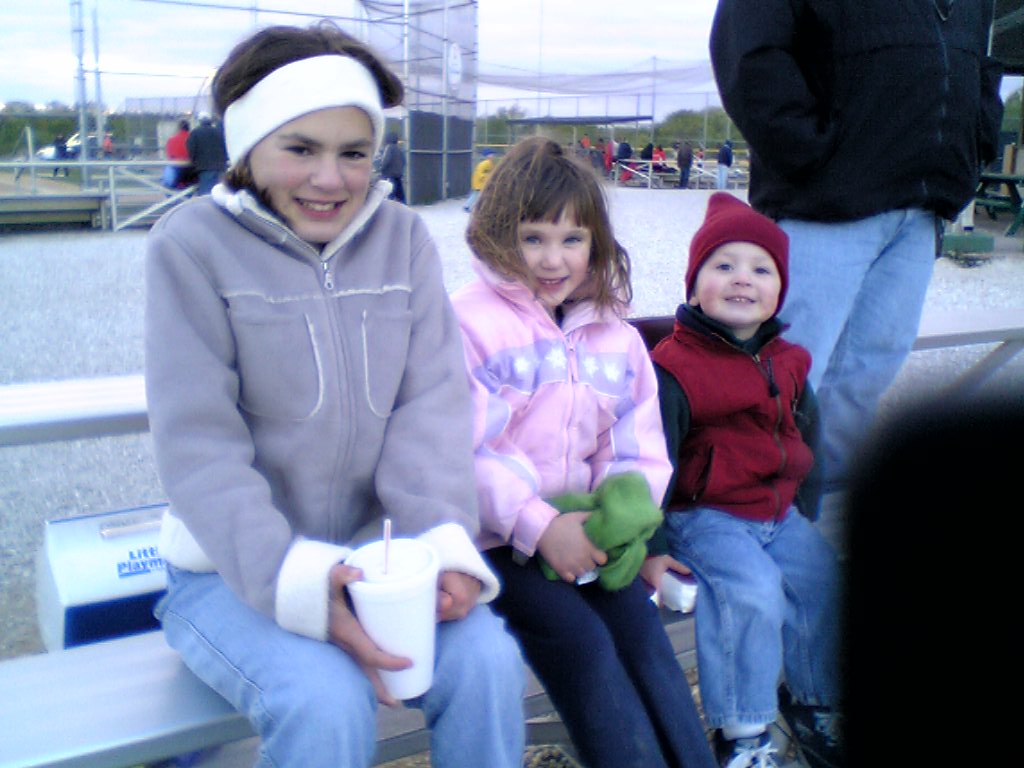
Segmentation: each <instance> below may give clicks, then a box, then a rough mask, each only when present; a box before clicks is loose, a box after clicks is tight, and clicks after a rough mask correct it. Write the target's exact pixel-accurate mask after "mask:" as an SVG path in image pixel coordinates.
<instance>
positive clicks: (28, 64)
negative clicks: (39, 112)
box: [0, 0, 715, 109]
mask: <svg viewBox="0 0 1024 768" xmlns="http://www.w3.org/2000/svg"><path fill="white" fill-rule="evenodd" d="M194 1H195V2H197V3H199V2H206V3H209V5H210V6H217V7H205V8H198V7H191V6H189V5H187V4H185V3H181V4H177V3H176V2H175V0H162V1H159V2H154V1H153V0H81V2H80V4H79V7H80V8H81V10H82V15H83V17H84V36H83V37H84V58H83V69H84V76H85V83H86V98H87V99H88V100H90V101H91V100H94V99H95V75H94V74H93V70H94V69H95V58H94V49H95V46H94V38H95V37H96V36H97V33H98V38H99V52H100V56H99V69H100V70H101V72H103V73H104V74H103V75H102V76H101V78H100V86H101V91H102V93H101V95H102V97H103V101H104V102H105V103H106V104H108V105H110V106H111V107H113V108H115V109H116V108H118V107H120V106H122V105H123V103H124V101H125V99H126V98H142V97H156V96H159V97H168V96H194V95H195V94H196V93H197V92H198V91H199V90H200V89H201V87H202V85H203V82H204V79H205V78H206V77H207V76H208V75H209V74H210V73H211V72H212V71H213V69H214V68H215V67H216V66H217V65H218V64H219V63H220V61H221V60H222V59H223V58H224V56H225V55H226V54H227V52H228V50H230V48H231V46H232V45H233V44H234V43H235V42H237V40H238V39H239V38H241V37H244V36H245V35H246V34H247V33H248V32H249V31H250V30H251V29H252V27H253V25H254V24H255V23H258V24H260V25H266V24H269V23H281V22H285V23H294V24H302V25H304V24H306V23H308V22H310V21H312V20H313V19H314V18H315V17H316V16H318V15H322V14H336V15H340V16H346V15H354V14H353V13H352V6H353V3H352V1H351V0H194ZM74 5H75V3H74V2H72V0H2V2H0V101H16V100H17V101H28V102H31V103H45V102H48V101H51V100H53V101H60V102H64V103H66V104H72V103H74V102H75V101H76V95H77V79H76V78H77V75H78V71H79V66H78V59H77V56H76V54H75V52H74V44H73V40H72V29H71V27H72V23H71V19H72V8H73V6H74ZM225 6H235V8H234V9H228V8H226V7H225ZM253 7H255V8H256V9H258V10H257V11H256V12H255V13H254V12H253V10H252V8H253ZM714 7H715V0H675V1H674V2H667V1H666V0H627V1H626V2H622V1H621V0H586V2H578V0H480V2H479V14H478V28H479V49H480V59H481V62H482V64H483V65H484V66H487V67H497V68H508V69H509V70H510V71H515V70H519V71H531V72H536V71H537V70H538V69H541V70H542V71H544V72H548V73H552V72H556V73H597V72H612V71H616V70H619V69H622V68H638V67H644V66H650V64H651V61H652V59H653V58H657V59H658V60H659V61H658V66H666V65H667V63H668V62H671V63H673V64H676V65H684V64H687V63H695V62H699V61H705V60H707V58H708V54H707V40H708V33H709V30H710V27H711V17H712V15H713V13H714ZM274 9H289V10H292V11H297V12H302V13H308V14H310V16H309V17H302V16H290V17H289V16H281V15H275V14H274V13H272V11H273V10H274ZM94 15H95V18H96V19H97V23H96V24H95V25H94V24H93V18H94ZM662 60H664V62H665V63H662ZM116 73H152V74H159V75H164V76H163V77H142V76H139V75H128V74H116Z"/></svg>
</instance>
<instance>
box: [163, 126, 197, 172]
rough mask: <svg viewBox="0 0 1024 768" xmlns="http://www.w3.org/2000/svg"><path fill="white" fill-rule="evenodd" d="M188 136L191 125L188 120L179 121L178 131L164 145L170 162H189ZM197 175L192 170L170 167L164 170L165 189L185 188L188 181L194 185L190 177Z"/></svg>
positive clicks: (177, 166)
mask: <svg viewBox="0 0 1024 768" xmlns="http://www.w3.org/2000/svg"><path fill="white" fill-rule="evenodd" d="M188 135H189V124H188V120H184V119H182V120H179V121H178V130H177V131H175V132H174V133H172V134H171V135H170V137H168V139H167V143H166V144H165V145H164V154H165V155H166V156H167V159H168V160H171V161H175V160H177V161H181V160H185V161H187V160H188V159H189V156H188ZM194 176H195V173H194V171H193V169H191V168H183V167H182V166H180V165H168V166H167V167H166V168H165V169H164V177H163V183H164V186H165V187H170V188H172V189H173V188H178V187H182V186H185V184H184V183H183V182H185V181H188V183H192V182H191V180H190V177H194Z"/></svg>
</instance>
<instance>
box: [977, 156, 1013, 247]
mask: <svg viewBox="0 0 1024 768" xmlns="http://www.w3.org/2000/svg"><path fill="white" fill-rule="evenodd" d="M1022 186H1024V173H989V172H983V173H982V174H981V176H980V177H979V178H978V188H977V190H975V192H974V204H975V205H976V206H980V207H982V208H984V209H985V210H986V212H987V213H988V215H989V218H991V219H992V220H993V221H994V220H995V218H996V214H997V213H998V212H999V211H1007V212H1009V213H1010V215H1011V217H1012V219H1011V221H1010V225H1009V226H1008V227H1007V228H1006V236H1007V237H1010V236H1012V235H1015V234H1017V231H1018V230H1019V229H1020V228H1021V227H1022V226H1024V201H1022V199H1021V193H1020V189H1021V187H1022Z"/></svg>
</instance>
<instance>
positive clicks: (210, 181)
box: [196, 171, 223, 195]
mask: <svg viewBox="0 0 1024 768" xmlns="http://www.w3.org/2000/svg"><path fill="white" fill-rule="evenodd" d="M222 175H223V171H199V173H198V174H197V178H198V184H199V188H198V189H196V194H197V195H208V194H210V190H212V189H213V188H214V187H215V186H217V182H218V181H220V177H221V176H222Z"/></svg>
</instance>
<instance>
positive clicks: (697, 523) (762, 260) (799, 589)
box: [652, 192, 841, 768]
mask: <svg viewBox="0 0 1024 768" xmlns="http://www.w3.org/2000/svg"><path fill="white" fill-rule="evenodd" d="M788 245H789V243H788V239H787V237H786V235H785V233H784V232H783V231H782V230H781V229H779V228H778V227H777V226H776V225H775V223H774V222H772V221H771V220H770V219H768V218H766V217H765V216H762V215H761V214H759V213H757V212H755V211H754V210H753V209H751V208H750V207H749V206H748V205H746V204H745V203H743V202H741V201H740V200H738V199H737V198H735V197H733V196H732V195H730V194H729V193H727V192H719V193H716V194H714V195H712V197H711V199H710V201H709V203H708V210H707V214H706V216H705V219H704V223H703V224H702V226H701V228H700V229H699V230H698V231H697V233H696V234H695V235H694V237H693V240H692V242H691V245H690V261H689V265H688V267H687V271H686V300H687V301H686V303H685V304H682V305H680V307H679V309H678V310H677V312H676V323H675V328H674V330H673V333H672V335H671V336H668V337H666V338H665V339H663V340H662V341H661V342H660V343H659V344H658V345H657V346H656V347H655V349H654V351H653V353H652V357H653V359H654V362H655V369H656V371H657V374H658V385H659V390H660V394H659V397H660V400H661V410H662V418H663V420H664V425H665V433H666V440H667V442H668V452H669V456H670V457H671V458H672V461H673V466H674V470H675V471H674V474H673V478H672V481H671V483H670V485H669V490H668V493H667V494H666V509H667V512H668V514H666V520H665V533H666V535H667V540H668V548H669V552H670V554H671V555H672V556H673V557H675V558H676V559H677V560H679V561H681V562H683V563H685V564H686V565H687V566H689V567H690V568H691V569H692V570H693V572H694V573H695V574H696V577H697V580H698V590H697V605H696V616H697V624H696V632H697V655H698V662H699V672H700V688H701V697H702V701H703V705H704V712H705V715H706V718H707V721H708V724H709V725H711V726H712V727H714V728H716V729H717V730H716V732H715V747H716V753H717V756H718V758H719V762H720V764H721V765H723V766H728V767H729V768H743V767H744V766H760V767H764V768H769V767H770V766H774V765H776V763H775V761H774V759H773V758H772V754H773V753H774V751H775V750H774V748H773V747H772V742H771V736H770V734H769V732H768V730H767V726H768V725H769V724H770V723H772V722H773V721H774V720H775V718H776V715H777V710H778V706H779V693H778V686H779V680H780V679H782V678H783V677H784V679H785V682H786V687H787V689H788V690H787V691H785V692H784V698H785V699H789V698H790V697H791V699H792V701H791V706H787V707H786V708H785V710H786V711H785V712H784V714H786V716H787V719H789V720H790V723H791V726H792V728H793V730H794V732H795V735H796V736H797V740H798V743H799V744H800V746H801V749H802V751H803V753H804V756H805V758H806V759H807V760H808V762H809V763H810V764H811V765H812V766H814V767H815V768H817V766H835V765H838V764H839V762H840V759H841V755H840V750H839V743H838V740H837V734H836V730H837V729H836V726H837V723H836V718H835V717H834V714H835V711H834V709H833V707H834V706H835V705H836V703H837V699H838V693H839V692H838V675H837V657H836V654H837V623H838V615H839V605H838V591H839V577H838V566H837V561H836V555H835V553H834V551H833V550H832V548H831V547H830V546H829V544H828V543H827V542H826V541H825V539H824V538H823V537H822V536H821V534H820V533H819V532H818V530H817V529H816V528H815V527H814V526H813V525H812V524H811V522H810V521H809V520H807V519H806V518H805V517H804V516H803V515H801V514H800V513H799V512H798V511H797V509H796V507H795V506H794V503H795V502H797V501H798V494H797V492H798V489H799V488H800V486H801V484H804V486H805V488H804V490H805V491H806V490H808V488H807V486H808V485H810V484H809V483H805V482H804V481H805V480H806V479H807V478H808V476H809V474H810V473H811V469H812V466H813V462H814V459H813V455H812V450H811V447H810V445H809V444H808V441H807V439H805V436H804V434H803V433H802V430H803V431H804V432H807V434H808V435H810V432H811V428H812V427H813V426H814V425H813V422H814V419H813V411H814V407H813V395H812V393H811V392H810V390H809V388H808V387H807V385H806V378H807V372H808V370H809V369H810V365H811V359H810V355H809V354H808V353H807V351H806V350H804V349H803V348H802V347H798V346H796V345H794V344H790V343H788V342H786V341H784V340H783V339H782V338H780V336H779V334H780V333H781V332H782V330H783V325H782V324H781V323H780V322H779V320H778V319H777V318H776V314H777V313H778V311H779V308H780V307H781V306H782V302H783V299H784V298H785V294H786V287H787V282H788V272H787V261H788ZM808 439H809V438H808ZM812 495H813V494H812ZM805 501H806V504H805ZM799 502H800V503H801V505H802V506H803V508H804V510H805V511H807V512H808V513H809V514H812V515H813V514H814V512H815V511H816V507H817V499H813V498H812V499H807V500H803V499H800V500H799Z"/></svg>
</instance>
